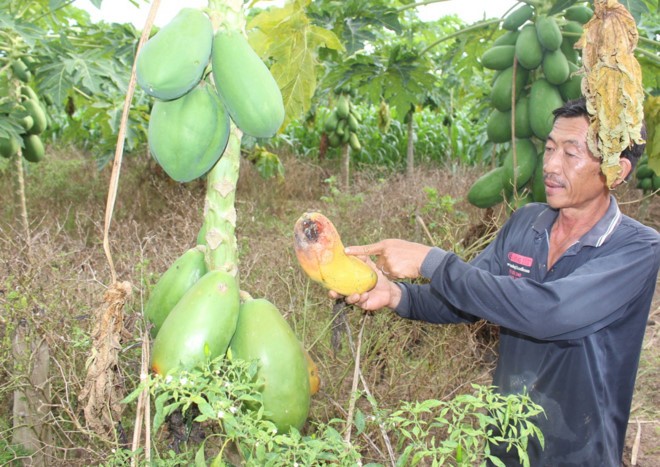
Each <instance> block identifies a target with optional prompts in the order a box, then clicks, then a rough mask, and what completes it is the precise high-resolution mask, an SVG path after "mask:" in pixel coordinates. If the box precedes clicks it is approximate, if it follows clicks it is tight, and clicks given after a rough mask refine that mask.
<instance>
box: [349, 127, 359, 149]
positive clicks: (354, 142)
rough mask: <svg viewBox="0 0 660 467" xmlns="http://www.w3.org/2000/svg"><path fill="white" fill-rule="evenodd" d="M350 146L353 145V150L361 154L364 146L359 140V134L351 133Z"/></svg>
mask: <svg viewBox="0 0 660 467" xmlns="http://www.w3.org/2000/svg"><path fill="white" fill-rule="evenodd" d="M348 144H350V145H351V149H352V150H353V151H355V152H360V151H362V145H361V144H360V140H359V139H358V136H357V134H355V133H354V132H352V131H351V132H350V135H349V137H348Z"/></svg>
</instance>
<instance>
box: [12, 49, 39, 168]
mask: <svg viewBox="0 0 660 467" xmlns="http://www.w3.org/2000/svg"><path fill="white" fill-rule="evenodd" d="M19 62H20V63H21V64H23V65H24V62H23V61H22V60H16V61H14V62H12V63H19ZM13 68H14V67H13V66H12V69H13ZM27 73H30V72H29V70H27ZM15 76H16V77H17V78H18V79H19V80H20V81H23V78H22V77H20V76H18V75H16V73H15ZM5 116H6V117H11V118H13V119H14V120H16V121H18V122H19V124H20V126H21V132H20V140H19V138H16V137H15V136H0V156H2V157H5V158H10V157H13V156H14V155H15V154H17V153H18V151H20V150H21V148H22V151H21V154H23V157H24V158H25V160H27V161H28V162H39V161H41V160H42V159H43V158H44V155H45V153H46V150H45V148H44V144H43V141H42V140H41V134H42V133H43V132H44V131H45V130H46V128H47V127H48V113H47V111H46V106H45V105H44V104H43V103H42V102H41V100H40V99H39V96H38V95H37V93H36V92H35V91H34V89H32V88H31V87H30V85H29V84H27V83H25V84H22V85H21V86H20V95H19V98H18V102H16V103H15V104H14V105H13V106H12V107H11V109H10V110H9V113H8V114H6V115H5Z"/></svg>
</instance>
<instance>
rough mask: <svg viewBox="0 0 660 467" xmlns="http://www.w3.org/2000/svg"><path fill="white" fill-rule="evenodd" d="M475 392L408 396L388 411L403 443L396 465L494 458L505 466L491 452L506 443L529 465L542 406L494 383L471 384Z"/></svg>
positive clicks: (388, 418) (389, 421)
mask: <svg viewBox="0 0 660 467" xmlns="http://www.w3.org/2000/svg"><path fill="white" fill-rule="evenodd" d="M472 387H473V388H474V390H475V393H474V394H461V395H458V396H456V397H455V398H454V399H452V400H450V401H447V402H445V401H439V400H433V399H431V400H426V401H422V402H406V403H404V404H403V405H402V407H401V408H400V409H399V410H396V411H394V412H392V413H391V414H389V415H387V416H386V417H384V424H385V426H387V427H388V429H389V430H390V431H393V432H395V433H398V434H399V440H398V441H399V447H400V448H402V449H403V452H402V453H401V455H400V457H399V459H398V460H397V465H446V464H448V463H453V464H457V465H485V463H486V460H489V461H490V462H492V463H493V464H494V465H497V466H502V467H504V463H502V461H501V460H500V459H498V458H497V457H495V456H494V455H492V454H491V452H490V446H491V445H493V444H498V445H505V446H507V447H508V448H509V449H513V450H515V451H516V452H517V453H518V458H519V460H520V462H521V463H522V465H525V466H529V457H528V455H527V445H528V443H529V440H530V439H532V438H534V437H536V438H538V440H539V442H540V443H541V446H543V444H544V438H543V434H542V433H541V431H540V429H539V428H538V427H537V426H536V425H535V424H534V419H535V418H536V417H539V416H542V415H543V409H542V408H541V407H540V406H539V405H537V404H535V403H534V402H532V400H531V399H530V398H529V396H528V395H526V394H522V395H515V394H512V395H506V396H505V395H501V394H498V393H496V392H495V391H494V388H493V387H489V386H480V385H472Z"/></svg>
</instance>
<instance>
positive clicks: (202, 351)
mask: <svg viewBox="0 0 660 467" xmlns="http://www.w3.org/2000/svg"><path fill="white" fill-rule="evenodd" d="M239 304H240V299H239V290H238V284H237V283H236V279H235V278H234V276H232V275H231V274H228V273H226V272H224V271H220V270H213V271H209V272H207V273H206V274H204V275H203V276H202V277H201V278H200V279H199V280H198V281H197V282H196V283H195V284H194V285H193V286H192V287H191V288H190V289H188V291H187V292H186V293H185V294H184V295H183V296H182V297H181V299H180V300H179V301H178V302H177V304H176V305H175V306H174V308H173V309H172V311H171V312H170V314H169V315H168V316H167V318H165V321H163V324H162V326H161V327H160V330H159V331H158V334H157V335H156V338H155V339H154V343H153V347H152V350H151V368H152V370H153V371H154V372H156V373H157V374H159V375H165V374H167V373H170V372H173V371H175V370H176V369H181V370H187V369H190V368H192V367H194V366H196V365H200V364H202V363H204V362H205V361H207V360H212V359H214V358H217V357H219V356H221V355H224V354H225V353H226V351H227V349H228V348H229V342H230V341H231V338H232V336H233V335H234V331H235V330H236V322H237V320H238V309H239Z"/></svg>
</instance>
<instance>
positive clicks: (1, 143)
mask: <svg viewBox="0 0 660 467" xmlns="http://www.w3.org/2000/svg"><path fill="white" fill-rule="evenodd" d="M19 149H21V143H20V141H19V140H18V139H17V138H15V137H13V136H0V156H2V157H5V158H7V159H9V158H10V157H13V156H14V154H16V153H17V152H18V150H19Z"/></svg>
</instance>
